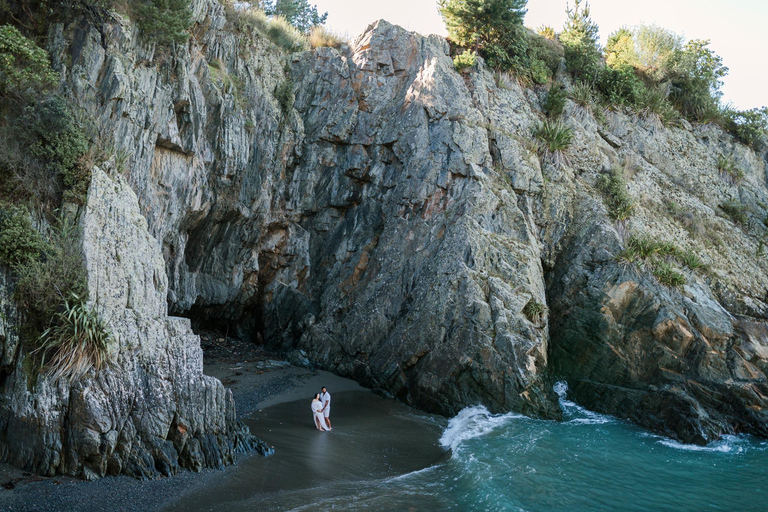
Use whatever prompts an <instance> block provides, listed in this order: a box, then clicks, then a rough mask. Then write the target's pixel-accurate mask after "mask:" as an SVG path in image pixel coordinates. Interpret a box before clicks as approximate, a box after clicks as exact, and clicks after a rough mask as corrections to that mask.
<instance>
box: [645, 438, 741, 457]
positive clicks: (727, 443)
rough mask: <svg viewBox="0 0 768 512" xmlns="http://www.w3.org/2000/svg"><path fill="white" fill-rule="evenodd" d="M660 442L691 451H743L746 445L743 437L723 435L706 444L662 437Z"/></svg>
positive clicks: (677, 448)
mask: <svg viewBox="0 0 768 512" xmlns="http://www.w3.org/2000/svg"><path fill="white" fill-rule="evenodd" d="M657 443H659V444H663V445H664V446H668V447H670V448H674V449H676V450H684V451H689V452H719V453H734V454H735V453H742V452H743V451H744V447H743V446H741V445H742V439H741V438H739V437H738V436H723V437H722V438H720V439H718V440H717V441H715V442H713V443H709V444H708V445H706V446H699V445H697V444H685V443H681V442H678V441H675V440H674V439H668V438H666V437H665V438H661V439H659V440H658V441H657Z"/></svg>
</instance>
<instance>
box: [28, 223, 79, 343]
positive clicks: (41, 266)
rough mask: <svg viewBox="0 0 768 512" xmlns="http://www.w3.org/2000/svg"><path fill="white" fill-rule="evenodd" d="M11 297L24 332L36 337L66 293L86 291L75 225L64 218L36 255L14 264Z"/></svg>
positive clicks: (54, 312)
mask: <svg viewBox="0 0 768 512" xmlns="http://www.w3.org/2000/svg"><path fill="white" fill-rule="evenodd" d="M16 273H17V275H18V282H17V286H16V289H15V291H14V297H15V299H16V302H17V303H18V304H19V306H20V307H21V309H23V310H24V311H25V313H26V314H25V326H24V332H25V334H26V337H27V339H36V338H37V336H38V335H39V334H40V332H42V331H43V330H44V329H45V328H46V326H47V325H48V324H49V323H50V321H51V318H52V317H53V316H54V314H56V312H57V311H58V310H59V307H60V305H61V303H62V300H63V298H64V297H66V296H67V295H68V294H69V293H74V294H76V295H78V296H85V294H86V293H87V284H86V277H85V276H86V272H85V263H84V258H83V254H82V250H81V247H80V244H78V243H77V232H76V229H75V227H74V226H73V225H72V224H70V223H68V222H65V221H62V222H60V223H59V225H58V226H56V228H55V229H53V231H52V233H51V236H50V238H49V240H48V241H47V243H45V244H44V245H43V246H42V250H41V253H40V257H38V258H34V259H32V258H30V259H27V260H26V261H24V262H23V264H20V265H17V266H16Z"/></svg>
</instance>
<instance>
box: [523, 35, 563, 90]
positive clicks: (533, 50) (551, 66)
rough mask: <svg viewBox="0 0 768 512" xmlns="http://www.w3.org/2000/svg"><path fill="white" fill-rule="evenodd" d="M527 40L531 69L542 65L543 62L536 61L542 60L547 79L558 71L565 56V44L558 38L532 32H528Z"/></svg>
mask: <svg viewBox="0 0 768 512" xmlns="http://www.w3.org/2000/svg"><path fill="white" fill-rule="evenodd" d="M527 42H528V57H529V59H530V68H531V70H534V69H535V67H536V66H539V67H540V66H541V64H539V63H536V62H535V61H540V63H542V64H544V65H545V66H546V68H547V79H549V77H550V76H553V75H554V74H555V73H556V72H557V68H558V67H560V62H561V61H562V60H563V57H564V56H565V50H564V49H563V45H562V44H560V42H559V41H557V39H554V38H552V39H549V38H547V37H544V36H540V35H537V34H534V33H531V32H528V34H527ZM537 83H538V82H537ZM541 83H544V82H541Z"/></svg>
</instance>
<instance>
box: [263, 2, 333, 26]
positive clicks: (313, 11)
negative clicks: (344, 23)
mask: <svg viewBox="0 0 768 512" xmlns="http://www.w3.org/2000/svg"><path fill="white" fill-rule="evenodd" d="M262 8H263V9H264V12H265V13H267V14H268V15H269V16H282V17H284V18H285V19H286V20H288V23H290V24H291V25H293V26H294V27H296V28H297V29H299V30H300V31H302V32H303V33H305V34H307V33H309V31H310V30H312V27H316V26H318V25H322V24H324V23H325V20H326V19H328V13H327V12H324V13H323V14H320V13H319V12H318V11H317V5H310V4H309V1H308V0H266V1H264V2H263V3H262Z"/></svg>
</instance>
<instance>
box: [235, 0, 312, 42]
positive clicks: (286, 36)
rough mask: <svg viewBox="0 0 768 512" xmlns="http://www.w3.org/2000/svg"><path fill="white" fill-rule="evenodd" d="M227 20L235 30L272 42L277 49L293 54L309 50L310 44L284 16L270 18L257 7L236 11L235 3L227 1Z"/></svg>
mask: <svg viewBox="0 0 768 512" xmlns="http://www.w3.org/2000/svg"><path fill="white" fill-rule="evenodd" d="M223 3H224V8H225V9H226V14H227V20H228V21H229V22H230V23H232V24H233V25H234V27H235V29H236V30H237V31H238V32H240V33H242V34H245V35H248V36H250V37H261V38H266V39H269V40H270V41H272V42H273V43H274V44H275V45H276V46H277V47H279V48H282V49H283V50H285V51H287V52H289V53H292V52H302V51H304V50H308V49H309V47H310V42H309V41H308V40H307V37H305V36H304V34H302V33H301V31H299V29H297V28H296V27H294V26H293V25H291V24H290V23H289V22H288V20H286V19H285V18H284V17H282V16H274V17H272V18H269V17H268V16H267V14H266V13H265V12H264V11H262V10H261V9H258V8H256V7H250V8H248V9H235V6H234V2H231V1H226V2H223Z"/></svg>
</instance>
